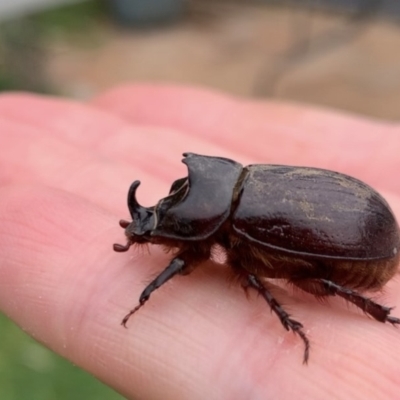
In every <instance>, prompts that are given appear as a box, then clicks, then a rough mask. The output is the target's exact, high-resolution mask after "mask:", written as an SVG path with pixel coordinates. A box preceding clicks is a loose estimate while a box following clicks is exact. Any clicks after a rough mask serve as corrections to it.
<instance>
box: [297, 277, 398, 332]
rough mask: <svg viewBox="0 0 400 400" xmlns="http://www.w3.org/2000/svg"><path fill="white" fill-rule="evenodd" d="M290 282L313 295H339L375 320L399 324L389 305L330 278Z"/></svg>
mask: <svg viewBox="0 0 400 400" xmlns="http://www.w3.org/2000/svg"><path fill="white" fill-rule="evenodd" d="M292 283H293V284H294V285H295V286H297V287H299V288H300V289H302V290H304V291H306V292H308V293H311V294H314V295H315V296H340V297H342V298H343V299H345V300H347V301H349V302H350V303H353V304H354V305H355V306H357V307H358V308H360V309H361V310H363V311H364V312H365V313H366V314H368V315H370V316H371V317H373V318H374V319H376V320H377V321H380V322H389V323H391V324H393V325H397V324H400V319H399V318H396V317H392V316H391V315H389V314H390V311H391V310H392V308H391V307H385V306H383V305H381V304H379V303H376V302H375V301H373V300H371V299H370V298H368V297H366V296H363V295H362V294H360V293H357V292H356V291H354V290H352V289H348V288H346V287H344V286H341V285H338V284H337V283H334V282H332V281H330V280H327V279H302V280H299V281H292Z"/></svg>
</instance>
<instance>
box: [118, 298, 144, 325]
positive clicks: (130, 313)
mask: <svg viewBox="0 0 400 400" xmlns="http://www.w3.org/2000/svg"><path fill="white" fill-rule="evenodd" d="M142 305H143V304H139V305H137V306H136V307H135V308H134V309H133V310H131V311H129V313H128V314H126V315H125V317H124V318H123V320H122V321H121V325H122V326H123V327H124V328H127V326H126V324H127V322H128V321H129V318H130V317H131V316H132V315H133V314H135V312H136V311H137V310H139V308H140V307H142Z"/></svg>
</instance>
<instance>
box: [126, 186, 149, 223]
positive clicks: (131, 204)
mask: <svg viewBox="0 0 400 400" xmlns="http://www.w3.org/2000/svg"><path fill="white" fill-rule="evenodd" d="M139 185H140V181H135V182H133V183H132V185H131V187H130V188H129V192H128V208H129V212H130V214H131V216H132V218H133V219H135V216H137V215H141V214H143V213H144V212H146V211H147V209H146V207H143V206H141V205H140V204H139V203H138V201H137V199H136V190H137V188H138V186H139Z"/></svg>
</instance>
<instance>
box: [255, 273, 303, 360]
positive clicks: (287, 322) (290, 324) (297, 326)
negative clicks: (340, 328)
mask: <svg viewBox="0 0 400 400" xmlns="http://www.w3.org/2000/svg"><path fill="white" fill-rule="evenodd" d="M247 282H248V286H250V287H252V288H253V289H255V290H257V292H258V293H260V294H261V296H263V297H264V299H265V300H266V302H267V303H268V304H269V306H270V307H271V310H272V311H273V312H274V313H275V314H276V315H277V316H278V318H279V319H280V321H281V323H282V325H283V326H284V328H285V329H286V330H291V331H292V332H294V333H297V334H298V335H299V336H300V338H301V339H302V340H303V342H304V346H305V349H304V358H303V363H304V364H307V361H308V356H309V352H310V342H309V340H308V338H307V336H306V334H305V333H304V332H303V330H302V328H303V325H302V324H301V323H300V322H297V321H295V320H294V319H291V318H290V316H289V314H288V313H287V312H286V311H285V310H284V309H283V308H282V306H281V305H280V304H279V303H278V301H277V300H276V299H275V298H274V297H273V296H272V294H271V292H270V291H269V290H268V289H267V288H266V287H265V286H264V285H263V284H262V283H261V281H260V280H259V279H258V278H257V276H255V275H252V274H248V275H247Z"/></svg>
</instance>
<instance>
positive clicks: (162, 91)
mask: <svg viewBox="0 0 400 400" xmlns="http://www.w3.org/2000/svg"><path fill="white" fill-rule="evenodd" d="M92 104H95V105H96V106H98V107H99V108H101V109H103V110H108V111H110V112H112V113H114V114H115V115H120V116H122V117H123V118H125V119H126V120H129V121H132V122H134V123H135V124H144V125H146V124H152V125H156V124H157V125H159V126H163V127H171V128H174V129H179V130H182V131H186V132H190V134H191V135H196V136H198V137H200V138H202V139H203V140H207V141H212V142H213V143H216V144H220V145H221V146H223V147H224V148H225V149H226V151H231V152H237V151H239V150H240V152H241V153H242V154H243V155H244V156H245V157H246V159H251V160H252V162H263V163H277V164H292V165H293V164H297V165H312V166H316V167H321V168H328V169H336V170H338V171H340V172H344V173H348V174H354V175H356V176H357V177H359V178H360V179H363V180H366V181H367V182H368V183H370V184H372V185H379V186H380V187H385V188H387V189H388V190H394V191H397V192H400V181H398V180H393V179H392V174H393V173H395V172H396V171H397V170H399V169H400V160H399V158H398V156H397V154H398V152H399V150H400V140H399V133H400V127H399V126H398V125H390V124H386V123H384V122H374V121H371V120H367V119H364V118H360V117H354V116H349V115H344V114H340V113H336V112H333V111H326V110H322V109H320V110H318V109H316V108H314V107H308V106H301V105H294V104H288V103H279V102H275V101H240V100H237V99H235V98H233V97H231V96H226V95H222V94H219V93H215V92H211V91H208V90H202V89H195V88H187V87H178V86H168V85H164V86H163V85H132V86H123V87H121V88H117V89H114V90H111V91H110V92H107V93H105V94H103V95H101V96H99V97H98V98H96V99H94V100H93V101H92Z"/></svg>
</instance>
